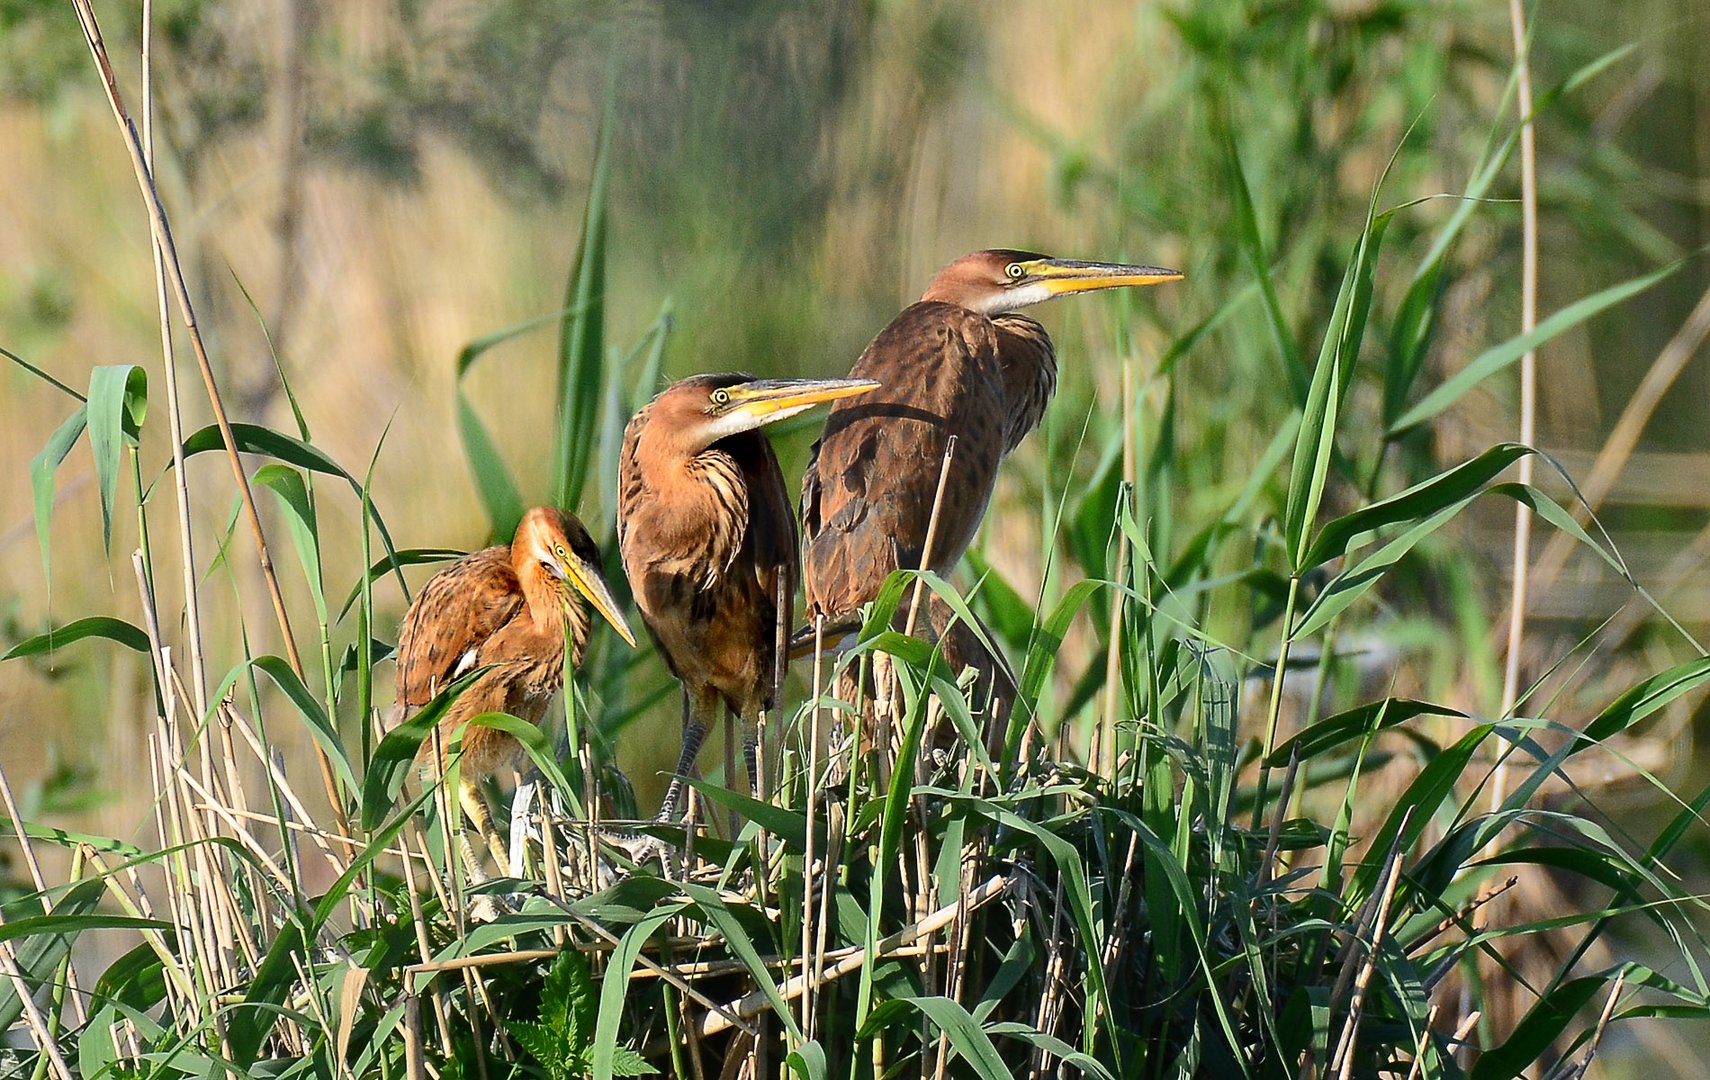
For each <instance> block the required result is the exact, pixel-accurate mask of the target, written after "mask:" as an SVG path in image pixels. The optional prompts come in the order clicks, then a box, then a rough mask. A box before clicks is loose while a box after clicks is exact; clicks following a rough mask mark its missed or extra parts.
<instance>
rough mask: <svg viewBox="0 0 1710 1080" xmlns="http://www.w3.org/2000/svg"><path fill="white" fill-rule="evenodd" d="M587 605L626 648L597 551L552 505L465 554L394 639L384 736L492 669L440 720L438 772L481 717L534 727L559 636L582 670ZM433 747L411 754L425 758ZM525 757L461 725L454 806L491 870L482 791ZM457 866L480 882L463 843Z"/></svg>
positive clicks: (515, 747)
mask: <svg viewBox="0 0 1710 1080" xmlns="http://www.w3.org/2000/svg"><path fill="white" fill-rule="evenodd" d="M588 605H592V606H593V608H594V610H596V611H598V612H599V613H600V615H601V616H603V617H604V618H605V620H606V621H607V622H609V623H611V624H612V627H613V629H615V630H617V632H618V634H619V636H621V637H622V638H623V639H624V640H625V641H627V642H629V644H630V645H631V646H634V644H635V635H634V634H632V633H631V632H630V629H629V626H628V624H627V623H625V622H624V618H623V615H622V614H621V613H620V612H619V611H618V606H617V601H615V600H613V599H612V594H611V590H609V589H608V588H606V582H605V578H604V577H603V576H602V575H601V572H600V552H599V549H598V548H596V547H595V546H594V541H593V539H592V538H591V537H590V536H589V535H588V530H587V529H585V528H583V527H582V523H581V522H580V521H578V520H576V518H575V517H574V516H573V515H571V514H566V513H565V512H564V511H562V510H559V509H558V508H557V507H552V506H537V507H535V508H534V509H532V510H530V511H529V512H528V513H526V514H524V515H523V519H522V522H521V523H520V524H518V525H517V531H516V535H515V536H514V537H513V538H512V540H511V542H510V543H509V544H498V545H495V546H493V547H489V548H483V549H482V550H480V551H475V552H471V553H470V554H468V555H465V556H463V557H462V558H461V559H458V560H457V561H456V562H454V563H452V564H451V565H450V566H448V567H446V568H445V569H444V570H441V571H440V572H439V573H437V574H435V575H434V576H433V577H432V578H430V579H428V583H427V585H425V586H424V587H423V588H422V591H421V592H420V593H418V594H416V599H415V602H414V603H412V604H411V605H410V610H409V612H408V613H407V614H406V615H405V616H404V625H403V629H402V631H401V632H400V633H399V635H398V676H397V682H398V690H397V701H396V703H395V704H394V705H393V706H392V711H391V715H390V718H389V722H388V726H396V725H397V724H399V723H402V722H403V721H404V720H406V719H408V718H409V717H410V715H411V714H413V713H414V712H415V711H416V710H418V709H420V708H421V707H422V706H423V705H425V704H427V702H428V701H429V699H431V698H432V697H433V696H434V695H435V694H437V693H438V692H439V691H441V690H443V689H445V687H446V685H447V684H449V683H451V682H454V681H456V680H457V679H458V678H460V677H461V676H463V675H465V674H467V673H468V672H471V671H474V670H476V669H477V668H481V667H487V666H488V665H491V668H490V670H488V671H487V672H486V673H485V674H483V675H482V676H481V677H480V678H478V679H476V680H475V682H474V683H473V684H472V685H470V686H469V687H468V688H467V689H465V690H464V691H463V693H462V694H460V695H459V696H458V698H457V700H456V701H455V702H454V703H453V704H452V706H451V708H450V709H448V710H447V711H446V713H445V715H444V716H443V717H441V718H440V721H439V725H438V726H439V731H440V738H439V740H438V743H439V747H440V755H441V760H440V762H439V765H440V767H441V769H445V768H447V767H449V761H448V760H447V759H446V758H447V755H448V753H449V750H450V746H449V744H450V742H451V738H452V734H453V732H455V731H456V729H457V727H458V725H460V724H462V723H463V722H464V721H466V720H468V719H470V718H471V717H474V716H479V715H480V714H482V713H486V712H505V713H510V714H511V715H512V716H515V717H517V718H519V719H522V720H526V721H528V722H529V723H531V724H539V723H540V722H541V721H542V720H543V719H545V717H546V710H547V707H548V705H549V704H550V703H551V701H552V697H553V695H554V694H556V693H557V692H558V690H559V689H560V688H561V687H562V686H563V685H564V650H565V645H566V641H565V631H566V628H568V630H569V648H570V662H571V664H572V665H577V664H580V663H581V661H582V653H583V651H584V650H585V649H586V647H587V644H588V631H589V629H590V620H589V618H588ZM432 746H433V744H432V743H423V744H422V750H421V755H422V756H423V757H424V758H431V756H432V754H433V750H432ZM523 757H524V754H523V750H522V746H521V744H519V743H518V742H517V741H516V739H514V738H512V737H511V736H510V735H507V734H505V733H504V732H502V731H499V730H497V729H495V728H489V727H481V726H471V727H469V728H468V729H466V730H465V731H464V734H463V754H462V759H461V765H460V768H459V786H458V791H457V797H458V800H459V801H460V802H461V803H462V805H463V812H464V813H465V814H466V815H467V816H468V818H469V820H470V821H471V822H473V823H474V825H475V827H476V829H478V830H479V831H480V833H481V838H482V839H483V840H485V841H486V843H487V846H488V848H489V849H491V850H492V852H493V857H494V858H495V859H496V860H498V863H499V865H500V866H501V867H504V866H506V865H507V853H506V851H505V845H504V841H503V840H501V839H500V837H499V834H498V832H497V831H496V830H495V829H494V828H493V818H492V811H491V809H490V808H489V807H488V805H487V800H486V798H485V797H484V796H483V795H482V794H481V787H480V785H481V781H483V780H485V779H486V778H487V777H489V776H492V775H493V774H494V773H496V772H498V771H499V770H500V769H504V768H508V767H515V766H516V765H518V764H520V763H521V761H522V759H523ZM464 860H465V862H466V863H467V864H468V865H469V867H470V869H471V871H472V872H475V873H478V869H477V860H476V859H475V856H474V852H473V851H472V850H471V849H470V848H469V846H468V842H467V840H465V841H464Z"/></svg>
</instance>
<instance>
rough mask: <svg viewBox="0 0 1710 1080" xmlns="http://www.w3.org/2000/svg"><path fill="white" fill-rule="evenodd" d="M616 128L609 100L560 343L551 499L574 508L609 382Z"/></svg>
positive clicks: (591, 456) (566, 300)
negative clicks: (609, 207) (610, 196)
mask: <svg viewBox="0 0 1710 1080" xmlns="http://www.w3.org/2000/svg"><path fill="white" fill-rule="evenodd" d="M614 127H615V124H614V121H613V117H612V105H611V103H610V102H609V101H608V103H607V106H606V111H605V115H604V117H603V118H602V120H601V123H600V135H599V145H598V147H597V148H596V149H595V151H594V168H593V175H592V176H591V177H590V178H589V181H588V202H587V208H586V209H585V210H584V212H583V215H582V242H581V244H580V245H579V246H578V248H577V254H576V265H575V268H574V269H573V270H572V271H571V273H570V280H569V283H568V285H567V286H566V289H565V298H564V309H565V315H564V320H563V322H562V324H561V325H560V329H559V339H558V416H557V421H556V430H555V436H556V438H555V450H554V453H553V455H552V500H553V502H554V503H555V504H556V505H558V506H562V507H564V508H566V509H571V510H574V509H575V508H576V507H577V505H578V503H579V502H580V500H581V497H582V487H583V485H584V484H585V483H586V482H587V479H588V470H589V466H590V465H591V463H592V458H593V449H594V436H595V429H596V428H597V427H598V424H597V423H596V421H597V420H598V418H599V415H600V401H601V398H602V393H601V391H602V388H603V386H604V384H605V359H606V345H605V293H606V200H607V194H606V187H607V184H608V183H609V181H610V177H611V140H612V131H613V128H614Z"/></svg>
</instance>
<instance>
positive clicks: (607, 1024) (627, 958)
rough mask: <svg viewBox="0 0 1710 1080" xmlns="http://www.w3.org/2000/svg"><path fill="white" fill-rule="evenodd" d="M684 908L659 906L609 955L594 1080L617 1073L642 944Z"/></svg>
mask: <svg viewBox="0 0 1710 1080" xmlns="http://www.w3.org/2000/svg"><path fill="white" fill-rule="evenodd" d="M680 910H681V909H680V908H679V907H677V906H676V905H671V906H657V907H656V908H655V910H654V911H653V912H652V913H651V914H649V915H647V916H645V917H643V918H642V919H640V920H639V921H637V922H636V923H635V924H634V925H633V926H631V927H630V928H629V929H628V930H625V931H624V933H623V937H621V938H619V939H618V943H617V947H616V948H615V949H613V950H612V954H611V956H610V957H608V958H607V960H606V968H605V973H604V974H603V975H602V976H601V978H600V1003H599V1011H598V1013H597V1014H596V1016H595V1020H594V1032H593V1035H594V1039H593V1047H592V1066H593V1080H611V1078H612V1076H613V1071H612V1066H613V1063H614V1062H615V1060H616V1058H617V1039H618V1030H619V1021H620V1020H621V1019H622V1018H623V1007H624V1003H625V1001H626V1000H627V998H628V990H629V980H630V976H631V975H632V974H633V973H634V971H635V961H636V958H637V957H639V956H640V955H641V949H642V946H644V945H646V944H647V942H648V940H649V939H651V938H652V937H653V935H654V934H655V933H657V932H658V930H659V928H660V927H661V926H664V925H665V924H666V923H668V922H670V921H671V920H672V919H674V918H676V917H677V915H678V914H679V913H680Z"/></svg>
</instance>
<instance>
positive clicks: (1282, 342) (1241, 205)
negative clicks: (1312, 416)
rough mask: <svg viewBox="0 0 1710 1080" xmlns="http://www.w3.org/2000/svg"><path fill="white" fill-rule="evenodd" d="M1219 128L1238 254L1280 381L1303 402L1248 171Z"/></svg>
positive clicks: (1226, 131)
mask: <svg viewBox="0 0 1710 1080" xmlns="http://www.w3.org/2000/svg"><path fill="white" fill-rule="evenodd" d="M1219 127H1220V128H1221V131H1220V132H1219V141H1220V142H1221V143H1222V144H1223V155H1224V161H1225V165H1224V169H1225V171H1226V172H1227V173H1228V176H1229V182H1230V187H1231V189H1232V190H1233V191H1234V195H1235V224H1236V232H1237V235H1238V237H1239V239H1240V243H1241V253H1242V254H1243V255H1245V256H1246V258H1247V265H1248V267H1249V268H1250V269H1251V270H1252V272H1253V276H1254V278H1255V279H1256V280H1257V281H1258V283H1259V295H1260V296H1261V297H1262V298H1263V299H1264V302H1265V316H1266V318H1267V320H1268V322H1269V325H1270V329H1271V337H1272V338H1273V339H1274V340H1275V342H1276V346H1277V355H1278V357H1279V358H1280V360H1281V361H1282V375H1283V378H1284V379H1286V380H1287V381H1288V384H1289V386H1290V387H1291V388H1292V390H1293V391H1294V395H1295V398H1296V400H1305V399H1306V397H1307V383H1306V372H1305V368H1304V366H1303V364H1302V360H1301V353H1300V342H1298V341H1296V340H1295V336H1294V331H1292V330H1291V329H1289V325H1288V320H1287V319H1286V318H1285V317H1284V315H1283V311H1282V304H1281V303H1280V302H1279V301H1278V300H1277V289H1276V282H1275V281H1274V280H1273V279H1272V277H1271V258H1270V256H1269V254H1267V253H1266V251H1265V241H1264V237H1263V236H1262V235H1261V234H1260V231H1259V216H1258V211H1257V210H1256V209H1255V208H1254V206H1253V192H1252V189H1251V188H1250V187H1249V186H1248V184H1247V170H1246V169H1245V168H1244V167H1243V166H1242V164H1241V151H1240V149H1239V148H1238V147H1237V146H1236V145H1235V135H1234V132H1233V130H1231V128H1230V127H1229V124H1228V121H1227V120H1225V121H1222V122H1221V123H1220V125H1219Z"/></svg>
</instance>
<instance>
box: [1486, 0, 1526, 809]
mask: <svg viewBox="0 0 1710 1080" xmlns="http://www.w3.org/2000/svg"><path fill="white" fill-rule="evenodd" d="M1508 18H1509V23H1510V28H1511V29H1512V30H1513V34H1514V64H1515V68H1516V75H1517V82H1518V86H1517V94H1516V101H1515V104H1516V107H1517V108H1518V109H1519V110H1520V222H1521V225H1520V232H1521V245H1522V252H1521V264H1520V332H1521V333H1522V334H1530V333H1531V332H1532V331H1533V330H1534V329H1535V328H1536V327H1537V325H1538V143H1537V129H1536V128H1535V127H1534V126H1533V123H1532V62H1531V56H1530V53H1531V45H1530V43H1529V41H1528V39H1527V34H1526V13H1525V9H1524V6H1523V4H1522V3H1521V0H1508ZM1537 411H1538V357H1537V353H1535V352H1533V351H1531V350H1528V351H1527V352H1526V355H1524V356H1522V357H1521V358H1520V442H1521V443H1522V444H1523V445H1525V446H1531V445H1533V444H1534V443H1535V442H1536V441H1537V432H1536V426H1537ZM1520 482H1521V483H1522V484H1531V482H1532V457H1531V455H1529V454H1528V455H1527V456H1525V457H1522V458H1521V459H1520ZM1531 543H1532V510H1531V508H1530V507H1528V506H1527V505H1526V504H1525V503H1516V504H1515V506H1514V580H1513V590H1512V593H1511V595H1510V598H1509V602H1508V603H1509V609H1508V652H1507V656H1506V658H1505V660H1504V663H1503V669H1502V709H1501V715H1503V716H1507V715H1508V714H1509V713H1510V712H1511V711H1512V710H1513V709H1514V706H1515V704H1516V703H1517V702H1518V701H1519V699H1520V652H1521V645H1522V643H1523V641H1524V638H1525V634H1526V594H1527V582H1528V574H1529V568H1530V565H1531ZM1507 797H1508V758H1507V755H1503V757H1502V758H1501V759H1500V760H1498V761H1497V764H1496V772H1495V775H1494V776H1493V777H1492V778H1491V787H1490V806H1491V809H1492V810H1496V809H1498V808H1500V807H1501V806H1502V801H1503V800H1504V799H1505V798H1507Z"/></svg>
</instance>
